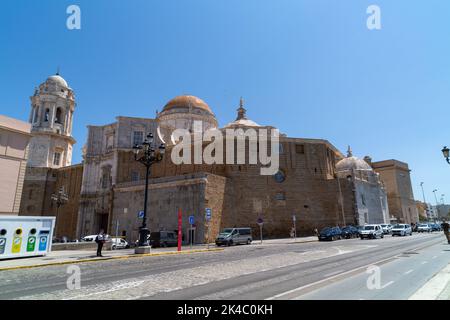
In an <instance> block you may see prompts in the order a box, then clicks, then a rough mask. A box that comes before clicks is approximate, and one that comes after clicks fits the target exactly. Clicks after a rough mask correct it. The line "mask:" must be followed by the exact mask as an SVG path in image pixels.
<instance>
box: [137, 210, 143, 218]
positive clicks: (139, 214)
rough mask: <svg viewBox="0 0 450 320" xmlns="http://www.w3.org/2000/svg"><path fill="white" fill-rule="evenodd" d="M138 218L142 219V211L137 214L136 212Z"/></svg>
mask: <svg viewBox="0 0 450 320" xmlns="http://www.w3.org/2000/svg"><path fill="white" fill-rule="evenodd" d="M138 218H139V219H142V218H144V211H139V212H138Z"/></svg>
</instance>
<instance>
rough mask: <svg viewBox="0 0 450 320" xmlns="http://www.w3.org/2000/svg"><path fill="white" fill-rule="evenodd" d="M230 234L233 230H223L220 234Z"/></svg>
mask: <svg viewBox="0 0 450 320" xmlns="http://www.w3.org/2000/svg"><path fill="white" fill-rule="evenodd" d="M231 232H233V228H225V229H223V230H222V232H221V233H220V234H230V233H231Z"/></svg>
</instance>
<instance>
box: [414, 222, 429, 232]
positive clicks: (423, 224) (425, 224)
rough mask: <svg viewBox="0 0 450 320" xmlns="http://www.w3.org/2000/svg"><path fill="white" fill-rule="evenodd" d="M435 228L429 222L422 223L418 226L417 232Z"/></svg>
mask: <svg viewBox="0 0 450 320" xmlns="http://www.w3.org/2000/svg"><path fill="white" fill-rule="evenodd" d="M431 231H433V228H432V227H431V225H429V224H427V223H421V224H419V225H418V226H417V232H431Z"/></svg>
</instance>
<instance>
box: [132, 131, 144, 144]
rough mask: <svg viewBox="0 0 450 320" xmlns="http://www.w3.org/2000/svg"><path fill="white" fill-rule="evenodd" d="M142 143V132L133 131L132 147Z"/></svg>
mask: <svg viewBox="0 0 450 320" xmlns="http://www.w3.org/2000/svg"><path fill="white" fill-rule="evenodd" d="M143 141H144V132H142V131H134V132H133V146H135V145H140V144H142V142H143Z"/></svg>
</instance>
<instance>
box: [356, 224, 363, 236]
mask: <svg viewBox="0 0 450 320" xmlns="http://www.w3.org/2000/svg"><path fill="white" fill-rule="evenodd" d="M356 228H357V229H358V235H360V234H361V231H362V230H363V229H364V226H357V227H356Z"/></svg>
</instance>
